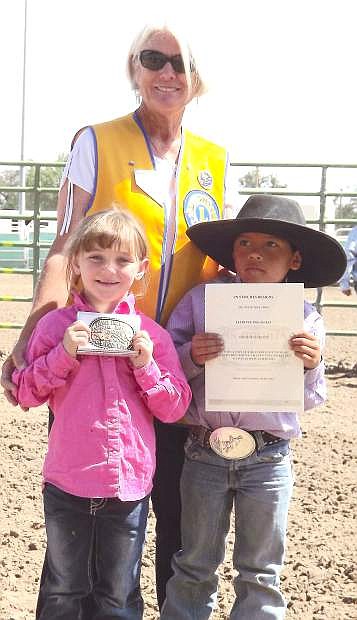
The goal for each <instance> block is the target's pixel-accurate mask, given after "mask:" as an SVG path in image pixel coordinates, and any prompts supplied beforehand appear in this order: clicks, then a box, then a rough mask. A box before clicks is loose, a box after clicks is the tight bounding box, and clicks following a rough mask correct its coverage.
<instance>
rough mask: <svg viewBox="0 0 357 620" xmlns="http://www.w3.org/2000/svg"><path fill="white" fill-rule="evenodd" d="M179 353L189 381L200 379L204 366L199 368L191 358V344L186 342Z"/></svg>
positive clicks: (179, 349)
mask: <svg viewBox="0 0 357 620" xmlns="http://www.w3.org/2000/svg"><path fill="white" fill-rule="evenodd" d="M177 352H178V354H179V358H180V362H181V365H182V368H183V371H184V373H185V376H186V379H187V380H188V381H191V379H194V378H195V377H198V375H200V374H201V373H202V372H203V371H204V366H197V364H195V362H194V361H193V359H192V357H191V342H185V343H184V344H183V345H181V346H180V347H179V348H178V350H177Z"/></svg>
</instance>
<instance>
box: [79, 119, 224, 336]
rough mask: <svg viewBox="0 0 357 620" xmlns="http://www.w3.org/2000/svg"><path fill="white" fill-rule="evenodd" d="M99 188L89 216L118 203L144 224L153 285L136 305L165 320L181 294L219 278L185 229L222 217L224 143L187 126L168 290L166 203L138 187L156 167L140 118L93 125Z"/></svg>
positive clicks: (215, 265) (177, 193) (183, 140)
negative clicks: (165, 280) (142, 173)
mask: <svg viewBox="0 0 357 620" xmlns="http://www.w3.org/2000/svg"><path fill="white" fill-rule="evenodd" d="M92 131H93V132H94V136H95V140H96V151H97V161H96V188H95V191H94V197H93V199H92V201H91V203H90V205H89V207H88V211H87V215H89V214H92V213H95V212H97V211H102V210H104V209H107V208H108V207H109V206H110V205H111V203H112V202H113V201H117V202H118V203H119V204H120V205H121V206H122V207H124V208H126V209H128V210H129V211H131V212H132V214H133V215H134V216H135V217H136V218H137V219H138V220H139V221H140V222H141V224H142V226H143V228H144V230H145V232H146V236H147V239H148V242H149V259H150V268H149V284H148V288H147V291H146V293H145V296H144V297H142V298H140V297H139V298H138V299H137V307H138V308H139V309H140V310H142V311H143V312H144V313H145V314H146V315H148V316H150V317H152V318H153V319H155V320H156V321H158V322H160V323H162V324H165V323H166V321H167V319H168V317H169V315H170V313H171V311H172V310H173V308H174V307H175V305H176V304H177V302H178V301H179V300H180V299H181V297H182V296H183V295H184V294H185V293H186V292H187V291H188V290H189V289H190V288H192V287H193V286H195V285H196V284H198V283H199V282H202V281H205V280H207V279H210V278H212V277H214V275H215V274H216V272H217V264H216V263H214V262H213V261H212V260H211V259H209V258H206V257H205V255H204V254H202V252H201V251H200V250H198V248H196V246H195V245H194V244H193V243H192V242H191V241H190V240H189V239H188V237H187V235H186V229H187V228H188V226H191V225H192V224H195V223H197V222H199V221H205V220H211V219H219V218H220V217H222V210H223V206H224V180H225V172H226V166H227V153H226V151H225V149H223V148H222V147H219V146H217V145H216V144H213V143H212V142H208V141H207V140H204V139H203V138H201V137H199V136H196V135H194V134H192V133H190V132H189V131H186V130H184V131H183V135H182V146H181V150H180V155H179V161H178V167H177V189H176V237H175V244H174V254H173V260H172V263H171V272H170V277H169V280H168V281H169V285H168V287H167V290H166V291H163V290H162V289H163V268H162V266H163V265H162V264H163V261H164V258H165V247H164V244H165V240H166V236H167V221H166V218H165V209H164V205H163V204H160V203H159V202H158V201H157V198H156V199H155V197H154V196H153V195H150V190H148V188H147V187H146V186H145V190H144V189H143V188H142V187H139V185H138V183H140V180H139V181H138V176H139V175H140V173H139V172H137V178H135V173H136V171H144V170H145V171H148V170H154V168H155V164H154V158H153V155H152V151H151V145H150V141H149V139H148V137H147V135H146V134H145V130H144V128H143V127H142V126H141V124H140V121H139V119H138V117H136V115H135V113H134V115H132V114H130V115H128V116H125V117H122V118H118V119H115V120H113V121H109V122H107V123H102V124H100V125H94V126H93V127H92Z"/></svg>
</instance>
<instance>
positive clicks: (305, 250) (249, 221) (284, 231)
mask: <svg viewBox="0 0 357 620" xmlns="http://www.w3.org/2000/svg"><path fill="white" fill-rule="evenodd" d="M243 232H262V233H265V234H271V235H274V236H276V237H281V238H282V239H286V240H287V241H289V242H290V243H291V244H292V245H294V246H295V247H296V249H298V250H299V251H300V253H301V255H302V265H301V267H300V269H298V270H297V271H290V272H289V277H288V281H289V282H303V283H304V285H305V287H306V288H315V287H320V286H327V285H329V284H334V283H335V282H337V281H338V280H339V279H340V278H341V277H342V275H343V273H344V271H345V269H346V254H345V251H344V249H343V247H342V246H341V245H340V243H339V242H338V241H336V239H334V238H333V237H330V235H327V234H326V233H324V232H322V231H319V230H314V229H313V228H310V227H309V226H302V225H300V224H293V223H291V222H285V221H283V220H276V219H267V218H264V219H262V218H241V219H239V218H236V219H233V220H217V221H211V222H200V223H199V224H195V225H194V226H191V227H190V228H188V230H187V235H188V237H189V238H190V239H191V241H193V242H194V243H195V245H197V247H198V248H199V249H200V250H201V251H202V252H203V253H204V254H207V256H210V257H211V258H213V259H214V260H215V261H217V263H219V264H220V265H222V267H227V268H228V269H230V270H231V271H233V272H235V267H234V262H233V258H232V253H233V244H234V241H235V239H236V238H237V236H238V235H239V234H240V233H243Z"/></svg>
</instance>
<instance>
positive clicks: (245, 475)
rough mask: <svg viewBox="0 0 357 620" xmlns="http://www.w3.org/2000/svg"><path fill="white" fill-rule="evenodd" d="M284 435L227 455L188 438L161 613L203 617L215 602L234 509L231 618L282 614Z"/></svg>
mask: <svg viewBox="0 0 357 620" xmlns="http://www.w3.org/2000/svg"><path fill="white" fill-rule="evenodd" d="M292 485H293V481H292V471H291V465H290V457H289V442H288V441H284V440H282V441H281V442H278V443H276V444H274V445H272V446H266V447H265V448H263V449H262V450H261V451H260V453H259V454H257V452H254V453H253V454H252V456H250V457H248V458H246V459H242V460H235V461H229V460H226V459H223V458H222V457H220V456H218V455H216V454H215V453H214V452H213V451H212V450H210V449H207V448H203V447H201V446H200V445H199V444H198V443H197V441H196V440H193V439H192V438H189V439H188V440H187V444H186V460H185V464H184V468H183V473H182V478H181V501H182V530H181V535H182V550H181V551H179V552H178V553H176V554H175V556H174V560H173V568H174V576H173V577H172V578H171V579H170V580H169V582H168V584H167V589H166V593H167V598H166V601H165V603H164V606H163V610H162V615H161V618H162V620H206V619H207V618H209V617H210V614H211V612H212V610H213V608H214V606H215V602H216V596H217V583H218V577H217V574H216V570H217V567H218V566H219V564H220V563H221V562H222V561H223V559H224V552H225V539H226V536H227V533H228V531H229V525H230V515H231V511H232V507H233V503H234V508H235V546H234V554H233V564H234V568H235V569H236V570H237V571H238V575H237V576H236V577H235V579H234V588H235V592H236V595H237V599H236V601H235V603H234V605H233V608H232V610H231V613H230V616H229V617H230V619H231V620H238V619H239V620H268V619H269V620H282V619H283V618H284V616H285V602H284V599H283V596H282V594H281V592H280V590H279V574H280V571H281V568H282V564H283V559H284V544H285V532H286V523H287V514H288V506H289V500H290V497H291V492H292Z"/></svg>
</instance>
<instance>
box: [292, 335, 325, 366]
mask: <svg viewBox="0 0 357 620" xmlns="http://www.w3.org/2000/svg"><path fill="white" fill-rule="evenodd" d="M289 344H290V347H291V349H292V350H293V351H294V353H295V355H296V357H298V358H299V359H301V360H302V361H303V362H304V368H307V369H308V370H311V369H312V368H316V367H317V366H318V365H319V363H320V360H321V349H320V343H319V341H318V340H317V338H315V336H313V335H312V334H309V333H308V332H301V333H300V334H295V335H294V336H293V337H292V338H290V341H289Z"/></svg>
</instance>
